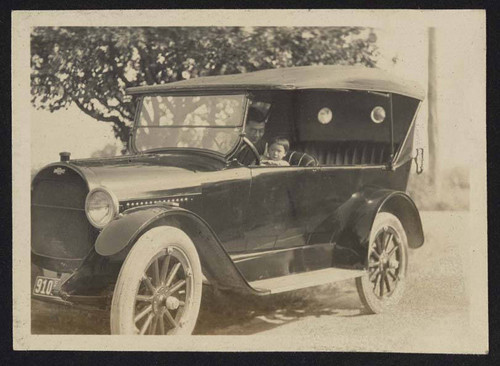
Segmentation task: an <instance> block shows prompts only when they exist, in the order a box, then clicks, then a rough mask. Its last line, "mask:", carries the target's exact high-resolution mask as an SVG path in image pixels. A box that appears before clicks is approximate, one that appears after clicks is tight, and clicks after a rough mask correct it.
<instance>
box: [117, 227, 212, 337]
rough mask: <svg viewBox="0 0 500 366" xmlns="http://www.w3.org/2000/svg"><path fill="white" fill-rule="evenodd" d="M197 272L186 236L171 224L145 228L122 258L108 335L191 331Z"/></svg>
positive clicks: (197, 301) (197, 292) (196, 261)
mask: <svg viewBox="0 0 500 366" xmlns="http://www.w3.org/2000/svg"><path fill="white" fill-rule="evenodd" d="M201 289H202V274H201V265H200V261H199V258H198V253H197V251H196V248H195V246H194V244H193V243H192V241H191V239H190V238H189V237H188V236H187V235H186V234H185V233H184V232H183V231H181V230H179V229H177V228H174V227H156V228H154V229H151V230H150V231H148V232H146V233H145V234H144V235H143V236H142V237H141V238H140V239H139V240H138V241H137V243H136V244H135V245H134V247H133V248H132V250H131V251H130V253H129V255H128V256H127V259H126V260H125V262H124V264H123V266H122V269H121V271H120V275H119V277H118V280H117V284H116V286H115V292H114V294H113V301H112V305H111V332H112V334H140V335H147V334H157V335H167V334H168V335H169V334H191V332H192V331H193V329H194V326H195V325H196V319H197V317H198V312H199V308H200V302H201Z"/></svg>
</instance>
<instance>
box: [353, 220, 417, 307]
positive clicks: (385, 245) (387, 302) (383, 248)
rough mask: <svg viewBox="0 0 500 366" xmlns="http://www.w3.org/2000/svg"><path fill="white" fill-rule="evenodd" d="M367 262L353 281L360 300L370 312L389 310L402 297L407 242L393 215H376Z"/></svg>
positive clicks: (400, 226)
mask: <svg viewBox="0 0 500 366" xmlns="http://www.w3.org/2000/svg"><path fill="white" fill-rule="evenodd" d="M367 262H368V263H367V267H368V270H367V273H366V274H365V275H364V276H363V277H359V278H357V279H356V287H357V289H358V293H359V297H360V298H361V301H362V302H363V304H364V305H365V306H366V308H367V309H369V310H370V311H371V312H372V313H381V312H384V311H387V310H389V309H392V308H393V307H394V306H396V305H397V304H398V303H399V302H400V300H401V298H402V297H403V295H404V289H405V281H406V274H407V267H408V239H407V237H406V232H405V230H404V228H403V225H402V224H401V221H399V219H398V218H397V217H396V216H394V215H393V214H390V213H388V212H381V213H379V214H378V215H377V216H376V218H375V221H374V223H373V227H372V231H371V233H370V242H369V246H368V260H367Z"/></svg>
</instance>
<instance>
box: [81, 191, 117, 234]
mask: <svg viewBox="0 0 500 366" xmlns="http://www.w3.org/2000/svg"><path fill="white" fill-rule="evenodd" d="M85 213H86V214H87V218H88V219H89V221H90V223H91V224H92V225H93V226H95V227H96V228H98V229H102V228H103V227H104V226H106V225H107V224H109V222H110V221H111V220H113V218H114V217H115V216H116V215H117V214H118V200H117V199H116V197H115V196H114V195H113V194H112V193H111V192H110V191H108V190H107V189H106V188H104V187H99V188H95V189H93V190H91V191H90V192H89V194H88V195H87V199H86V200H85Z"/></svg>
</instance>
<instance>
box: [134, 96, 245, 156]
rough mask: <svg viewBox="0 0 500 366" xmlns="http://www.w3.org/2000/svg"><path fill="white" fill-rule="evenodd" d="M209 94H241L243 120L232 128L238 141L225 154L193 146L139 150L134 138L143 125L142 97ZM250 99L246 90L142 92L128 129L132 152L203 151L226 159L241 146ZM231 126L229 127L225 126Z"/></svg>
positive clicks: (139, 153)
mask: <svg viewBox="0 0 500 366" xmlns="http://www.w3.org/2000/svg"><path fill="white" fill-rule="evenodd" d="M211 95H214V96H215V95H241V96H243V116H242V117H243V121H242V124H241V126H236V127H232V128H235V129H236V128H237V129H239V133H238V141H237V142H236V143H235V145H234V147H233V148H232V149H231V150H230V151H228V152H227V153H226V154H223V153H220V152H218V151H214V150H210V149H202V148H194V147H161V148H154V149H148V150H139V149H138V148H137V146H136V144H135V140H136V132H137V130H138V129H139V128H144V126H140V115H141V111H142V107H143V103H144V98H147V97H157V96H161V97H167V96H211ZM249 101H250V94H249V93H248V91H246V90H241V89H239V90H190V91H178V92H174V91H169V92H163V93H150V94H149V93H148V94H143V95H140V97H139V101H138V103H137V107H136V111H135V116H134V124H133V127H132V130H131V131H130V144H129V145H130V147H131V149H132V151H133V153H134V154H137V155H142V154H151V153H171V152H179V151H181V152H191V153H200V152H201V153H203V154H209V155H213V156H216V157H218V158H223V159H224V160H227V159H228V158H229V157H231V156H232V155H233V154H234V152H235V151H237V150H238V148H239V147H240V146H241V143H242V137H243V136H244V133H245V125H246V119H247V114H248V108H249V105H250V103H249ZM161 128H169V127H168V126H165V127H161ZM211 128H221V127H211ZM227 128H231V127H227Z"/></svg>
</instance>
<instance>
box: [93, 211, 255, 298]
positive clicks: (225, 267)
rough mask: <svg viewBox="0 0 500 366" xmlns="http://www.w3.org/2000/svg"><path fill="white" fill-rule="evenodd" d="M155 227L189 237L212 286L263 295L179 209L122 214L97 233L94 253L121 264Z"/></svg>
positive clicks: (197, 220) (211, 235)
mask: <svg viewBox="0 0 500 366" xmlns="http://www.w3.org/2000/svg"><path fill="white" fill-rule="evenodd" d="M159 225H170V226H175V227H178V228H180V229H181V230H183V231H184V232H186V234H188V235H189V237H190V238H191V240H192V241H193V243H194V245H195V247H196V250H197V251H198V255H199V257H200V261H201V265H202V268H203V273H204V275H205V276H206V277H207V278H208V280H209V281H210V283H211V284H213V285H214V286H217V287H218V288H220V289H231V290H237V291H240V292H243V293H250V294H253V295H262V294H264V293H263V292H262V291H259V290H256V289H254V288H252V287H251V286H250V285H249V284H248V282H247V281H246V279H245V278H244V277H243V275H242V273H241V272H240V271H239V269H238V268H237V267H236V265H235V264H234V262H233V261H232V260H231V257H230V256H229V254H228V253H227V252H226V250H225V249H224V247H223V246H222V244H221V243H220V241H219V239H218V238H217V235H216V234H215V232H214V231H213V230H212V229H211V228H210V226H209V225H208V224H207V223H206V222H205V221H204V220H203V219H202V218H201V217H199V216H198V215H196V214H195V213H193V212H191V211H188V210H185V209H182V208H179V207H172V206H150V207H141V208H137V209H133V210H130V211H129V212H125V213H124V215H123V216H122V217H120V218H118V219H117V220H115V221H113V222H111V223H110V224H109V225H108V226H106V228H105V229H104V230H103V231H102V232H101V234H100V235H99V237H98V238H97V241H96V244H95V251H96V252H97V253H98V254H100V255H101V256H103V257H109V259H110V260H111V261H113V262H116V261H118V262H122V261H123V260H125V258H126V256H127V254H128V252H129V251H130V249H131V248H132V247H133V245H134V244H135V242H136V240H137V238H138V237H139V236H140V235H142V234H143V233H144V232H146V231H147V230H149V229H150V228H153V227H155V226H159Z"/></svg>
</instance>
